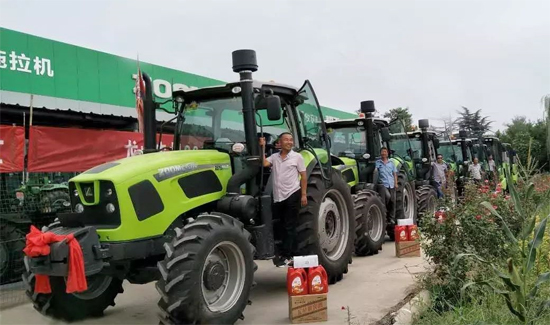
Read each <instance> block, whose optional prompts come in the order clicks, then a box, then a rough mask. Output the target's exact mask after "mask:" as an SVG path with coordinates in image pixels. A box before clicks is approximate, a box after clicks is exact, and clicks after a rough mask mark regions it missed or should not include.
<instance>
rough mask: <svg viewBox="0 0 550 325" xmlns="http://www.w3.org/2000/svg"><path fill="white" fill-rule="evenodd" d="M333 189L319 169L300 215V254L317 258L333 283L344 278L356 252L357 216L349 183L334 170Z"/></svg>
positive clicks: (312, 175)
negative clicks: (328, 185) (328, 186)
mask: <svg viewBox="0 0 550 325" xmlns="http://www.w3.org/2000/svg"><path fill="white" fill-rule="evenodd" d="M329 177H330V179H331V182H332V187H330V188H327V182H326V181H325V180H324V179H323V177H322V176H321V170H320V169H319V168H318V167H316V168H315V169H314V170H313V171H312V173H311V175H310V176H309V177H308V186H307V197H308V198H307V199H308V203H307V206H306V207H303V208H302V209H301V211H300V215H299V216H298V228H297V231H298V243H297V248H298V252H297V254H298V255H317V256H318V258H319V264H321V265H322V266H323V267H324V268H325V270H326V271H327V275H328V278H329V283H330V284H334V283H336V282H338V281H340V280H341V279H342V278H343V277H344V273H347V271H348V264H349V263H350V262H351V260H352V255H353V250H354V239H355V238H354V237H355V236H354V232H355V226H356V225H355V215H354V207H353V200H352V197H351V193H350V190H349V187H348V184H346V182H345V181H344V180H343V178H342V177H341V176H340V175H339V174H338V173H337V172H336V171H334V170H332V169H331V170H330V171H329Z"/></svg>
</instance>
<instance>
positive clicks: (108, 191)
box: [106, 188, 113, 196]
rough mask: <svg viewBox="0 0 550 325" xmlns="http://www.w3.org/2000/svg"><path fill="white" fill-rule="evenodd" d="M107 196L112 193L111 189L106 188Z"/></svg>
mask: <svg viewBox="0 0 550 325" xmlns="http://www.w3.org/2000/svg"><path fill="white" fill-rule="evenodd" d="M106 194H107V196H111V195H113V189H110V188H108V189H107V191H106Z"/></svg>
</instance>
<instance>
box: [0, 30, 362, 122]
mask: <svg viewBox="0 0 550 325" xmlns="http://www.w3.org/2000/svg"><path fill="white" fill-rule="evenodd" d="M137 66H138V62H137V61H136V60H132V59H128V58H123V57H120V56H116V55H112V54H108V53H104V52H99V51H95V50H90V49H86V48H83V47H79V46H74V45H70V44H66V43H62V42H57V41H54V40H50V39H45V38H41V37H37V36H33V35H29V34H25V33H20V32H17V31H13V30H9V29H5V28H0V100H1V102H2V103H5V104H19V105H21V106H27V107H28V106H30V105H31V104H32V105H33V106H34V107H46V108H50V109H62V110H68V109H71V110H75V111H80V112H92V113H98V114H114V115H121V116H132V117H135V116H136V112H135V97H134V91H133V89H134V85H135V76H136V72H137ZM139 66H140V68H141V70H142V71H144V72H147V73H148V74H149V75H150V76H151V78H152V79H153V86H154V88H153V91H154V94H155V95H156V97H157V98H158V99H166V98H169V97H170V94H171V91H172V89H194V88H201V87H207V86H215V85H219V84H223V83H224V82H223V81H220V80H216V79H212V78H207V77H203V76H199V75H195V74H191V73H187V72H183V71H178V70H174V69H170V68H167V67H162V66H158V65H153V64H149V63H146V62H140V63H139ZM31 94H32V95H33V96H32V98H31ZM31 101H32V103H31ZM165 108H167V109H169V108H170V106H169V105H168V104H167V106H166V107H165ZM323 113H324V115H325V116H326V117H328V118H349V117H352V116H354V115H353V114H350V113H347V112H342V111H338V110H334V109H331V108H327V107H323ZM168 117H172V116H170V115H168V114H163V113H162V112H159V114H158V118H159V120H165V119H167V118H168Z"/></svg>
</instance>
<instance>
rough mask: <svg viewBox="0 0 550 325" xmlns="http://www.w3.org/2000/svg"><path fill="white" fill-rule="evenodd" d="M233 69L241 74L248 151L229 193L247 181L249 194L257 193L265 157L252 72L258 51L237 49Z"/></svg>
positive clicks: (256, 65)
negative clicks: (259, 137) (258, 177)
mask: <svg viewBox="0 0 550 325" xmlns="http://www.w3.org/2000/svg"><path fill="white" fill-rule="evenodd" d="M232 55H233V71H234V72H237V73H238V74H239V75H240V82H241V98H242V102H243V119H244V134H245V137H246V149H247V151H248V158H247V165H246V167H245V168H244V169H243V170H242V171H239V172H237V173H235V174H234V175H233V176H232V177H231V179H229V182H228V184H227V193H232V194H237V193H240V186H241V185H242V184H243V183H245V182H246V183H247V190H248V193H247V194H249V195H252V196H255V195H256V194H257V188H258V186H257V185H256V182H255V181H254V177H255V176H256V175H258V172H259V171H260V168H261V163H262V159H263V157H260V145H259V143H258V135H257V134H258V133H257V128H256V111H255V109H254V87H253V85H252V72H254V71H257V70H258V63H257V61H256V52H255V51H254V50H237V51H234V52H233V54H232Z"/></svg>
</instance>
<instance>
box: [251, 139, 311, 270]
mask: <svg viewBox="0 0 550 325" xmlns="http://www.w3.org/2000/svg"><path fill="white" fill-rule="evenodd" d="M279 143H280V146H281V150H280V151H279V152H277V153H275V154H273V155H271V156H269V157H268V158H266V157H265V156H264V162H263V164H264V167H271V173H272V175H273V209H272V210H273V215H274V216H278V217H279V219H280V220H281V222H282V223H283V225H284V229H285V232H286V236H285V238H284V240H283V247H282V251H281V252H280V255H281V256H282V257H283V258H285V261H284V264H285V265H290V264H291V263H292V256H293V254H294V253H296V251H297V246H296V245H297V238H296V237H297V230H296V228H297V227H298V214H299V213H300V207H301V206H306V205H307V175H306V167H305V165H304V158H303V157H302V155H301V154H299V153H297V152H295V151H293V150H292V148H293V147H294V139H293V137H292V134H291V133H289V132H284V133H282V134H281V135H280V136H279ZM260 145H261V146H265V139H264V138H260Z"/></svg>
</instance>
